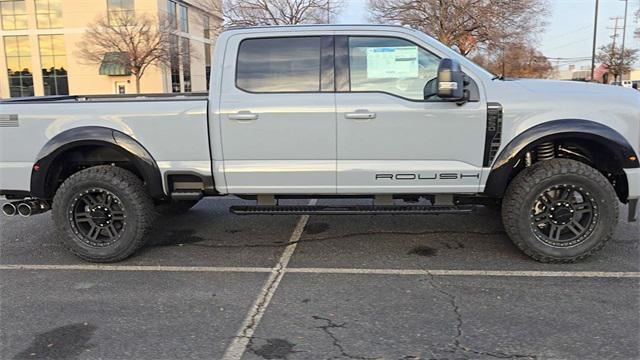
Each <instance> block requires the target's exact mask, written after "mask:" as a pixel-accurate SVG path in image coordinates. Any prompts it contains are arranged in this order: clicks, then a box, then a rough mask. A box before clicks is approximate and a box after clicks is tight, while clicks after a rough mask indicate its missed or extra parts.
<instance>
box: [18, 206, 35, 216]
mask: <svg viewBox="0 0 640 360" xmlns="http://www.w3.org/2000/svg"><path fill="white" fill-rule="evenodd" d="M31 212H32V210H31V206H29V204H27V203H20V204H18V214H20V216H22V217H29V216H31Z"/></svg>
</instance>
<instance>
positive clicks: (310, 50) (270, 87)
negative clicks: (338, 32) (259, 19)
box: [236, 37, 320, 93]
mask: <svg viewBox="0 0 640 360" xmlns="http://www.w3.org/2000/svg"><path fill="white" fill-rule="evenodd" d="M236 72H237V73H236V86H237V87H238V88H240V89H242V90H245V91H249V92H261V93H263V92H266V93H269V92H315V91H320V37H290V38H284V37H282V38H269V39H248V40H244V41H242V43H241V44H240V49H239V51H238V62H237V69H236Z"/></svg>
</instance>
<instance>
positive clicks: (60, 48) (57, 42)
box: [51, 35, 67, 56]
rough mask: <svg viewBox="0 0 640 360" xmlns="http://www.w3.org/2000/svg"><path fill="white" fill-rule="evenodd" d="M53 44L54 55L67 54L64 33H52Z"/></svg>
mask: <svg viewBox="0 0 640 360" xmlns="http://www.w3.org/2000/svg"><path fill="white" fill-rule="evenodd" d="M51 45H52V47H53V55H62V56H64V55H66V54H67V52H66V50H65V48H64V35H52V36H51Z"/></svg>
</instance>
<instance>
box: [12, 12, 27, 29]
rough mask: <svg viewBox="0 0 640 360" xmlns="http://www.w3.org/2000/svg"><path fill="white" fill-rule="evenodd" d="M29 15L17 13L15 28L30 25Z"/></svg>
mask: <svg viewBox="0 0 640 360" xmlns="http://www.w3.org/2000/svg"><path fill="white" fill-rule="evenodd" d="M27 22H28V19H27V15H16V16H14V18H13V23H14V28H15V29H16V30H24V29H26V28H27V26H28V23H27Z"/></svg>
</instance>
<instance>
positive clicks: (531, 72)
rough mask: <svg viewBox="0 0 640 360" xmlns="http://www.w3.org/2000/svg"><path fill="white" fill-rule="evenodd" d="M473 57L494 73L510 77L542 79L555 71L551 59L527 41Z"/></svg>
mask: <svg viewBox="0 0 640 360" xmlns="http://www.w3.org/2000/svg"><path fill="white" fill-rule="evenodd" d="M503 50H504V51H503ZM472 59H473V61H475V62H476V63H478V64H479V65H481V66H483V67H484V68H486V69H487V70H489V71H491V72H493V73H494V74H502V75H503V76H508V77H517V78H537V79H542V78H547V77H549V75H551V73H552V71H553V66H552V65H551V62H550V61H549V59H547V57H545V56H544V55H542V53H540V52H539V51H538V50H536V49H535V48H534V47H533V46H531V45H529V44H526V43H513V44H509V45H508V46H505V47H504V49H496V50H495V51H486V52H484V51H483V52H481V53H477V54H476V55H475V56H474V57H473V58H472Z"/></svg>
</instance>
